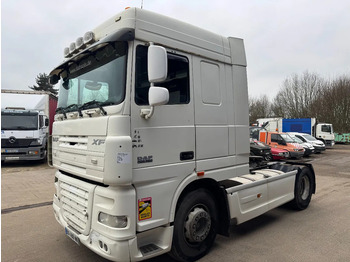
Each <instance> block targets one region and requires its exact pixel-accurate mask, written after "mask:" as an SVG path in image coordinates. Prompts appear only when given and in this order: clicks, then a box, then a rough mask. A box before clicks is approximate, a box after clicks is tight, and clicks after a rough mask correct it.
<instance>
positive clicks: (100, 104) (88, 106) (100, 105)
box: [79, 100, 109, 115]
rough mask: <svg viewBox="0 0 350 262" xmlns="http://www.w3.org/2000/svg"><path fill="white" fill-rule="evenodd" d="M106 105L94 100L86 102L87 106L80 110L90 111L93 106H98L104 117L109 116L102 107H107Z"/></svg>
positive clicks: (81, 107) (84, 105)
mask: <svg viewBox="0 0 350 262" xmlns="http://www.w3.org/2000/svg"><path fill="white" fill-rule="evenodd" d="M105 103H106V102H99V101H96V100H92V101H89V102H86V103H85V104H83V105H82V106H80V107H79V109H80V110H84V109H89V108H91V107H92V106H97V107H98V108H99V109H100V110H101V112H102V114H103V115H107V112H106V111H105V110H104V109H103V107H102V106H104V105H106V104H105ZM108 104H109V103H108Z"/></svg>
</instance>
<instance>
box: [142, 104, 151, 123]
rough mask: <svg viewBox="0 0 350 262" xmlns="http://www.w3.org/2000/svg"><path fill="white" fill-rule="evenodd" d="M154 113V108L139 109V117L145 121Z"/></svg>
mask: <svg viewBox="0 0 350 262" xmlns="http://www.w3.org/2000/svg"><path fill="white" fill-rule="evenodd" d="M153 113H154V106H151V108H149V109H141V113H140V116H141V117H142V118H144V119H146V120H148V119H150V118H151V117H152V116H153Z"/></svg>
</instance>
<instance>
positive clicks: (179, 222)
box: [50, 8, 316, 261]
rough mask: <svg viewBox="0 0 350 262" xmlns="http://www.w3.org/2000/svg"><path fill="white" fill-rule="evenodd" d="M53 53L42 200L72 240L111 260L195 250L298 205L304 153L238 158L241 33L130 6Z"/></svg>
mask: <svg viewBox="0 0 350 262" xmlns="http://www.w3.org/2000/svg"><path fill="white" fill-rule="evenodd" d="M64 54H65V57H66V60H65V61H64V62H63V63H62V64H60V65H59V66H57V67H56V68H55V69H53V70H52V72H51V73H50V81H51V83H52V84H53V83H57V82H58V81H60V91H59V99H58V109H57V113H56V116H55V122H54V126H53V138H52V140H53V145H52V147H53V148H52V157H53V165H54V167H55V168H56V169H57V171H56V174H55V190H56V192H55V194H54V199H53V209H54V214H55V217H56V219H57V221H58V222H59V223H60V224H61V225H62V227H63V228H64V229H65V230H64V232H65V233H66V234H67V235H68V236H69V237H70V238H71V239H72V240H74V241H75V242H76V243H78V244H83V245H85V246H86V247H88V248H89V249H91V250H93V251H94V252H96V253H97V254H99V255H101V256H102V257H105V258H107V259H109V260H112V261H140V260H145V259H149V258H151V257H155V256H158V255H161V254H164V253H170V255H171V256H172V257H173V258H175V259H176V260H178V261H194V260H197V259H199V258H200V257H202V256H204V255H205V254H206V253H207V252H208V251H209V250H210V247H211V246H212V245H213V242H214V240H215V237H216V235H217V234H222V235H226V236H228V233H229V227H230V224H231V223H235V224H240V223H243V222H245V221H247V220H250V219H252V218H254V217H257V216H259V215H261V214H263V213H265V212H267V211H268V210H270V209H273V208H275V207H277V206H280V205H282V204H285V203H290V204H291V205H292V206H293V207H295V208H296V209H298V210H303V209H305V208H307V207H308V205H309V202H310V200H311V196H312V194H313V193H315V188H316V181H315V174H314V171H313V168H312V166H311V165H310V164H296V163H294V164H292V163H272V164H271V165H268V166H265V167H264V169H255V170H249V131H248V90H247V78H246V56H245V51H244V45H243V40H242V39H239V38H233V37H228V38H226V37H222V36H219V35H217V34H214V33H211V32H208V31H206V30H203V29H200V28H197V27H195V26H192V25H189V24H186V23H183V22H180V21H177V20H174V19H172V18H169V17H166V16H163V15H159V14H156V13H153V12H150V11H147V10H143V9H138V8H129V9H126V10H125V11H123V12H121V13H119V14H117V15H115V16H113V17H112V18H111V19H109V20H107V21H106V22H104V23H103V24H101V25H100V26H98V27H97V28H96V29H94V30H92V31H91V32H88V33H86V34H85V35H84V37H80V38H78V39H77V41H76V42H74V43H72V44H71V45H70V46H69V48H66V49H65V52H64ZM62 231H63V230H62Z"/></svg>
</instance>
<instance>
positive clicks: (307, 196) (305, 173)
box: [291, 167, 315, 210]
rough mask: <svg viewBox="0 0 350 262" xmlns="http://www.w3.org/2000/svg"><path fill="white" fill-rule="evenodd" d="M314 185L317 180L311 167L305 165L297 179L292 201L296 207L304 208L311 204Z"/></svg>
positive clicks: (298, 208)
mask: <svg viewBox="0 0 350 262" xmlns="http://www.w3.org/2000/svg"><path fill="white" fill-rule="evenodd" d="M314 186H315V181H314V177H313V175H312V173H311V171H310V169H309V168H307V167H304V168H303V169H302V170H301V172H300V173H298V174H297V176H296V179H295V188H294V199H293V200H292V203H291V204H292V206H293V207H294V208H295V209H297V210H304V209H306V208H307V207H308V206H309V204H310V201H311V196H312V193H313V188H314Z"/></svg>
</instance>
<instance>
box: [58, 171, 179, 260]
mask: <svg viewBox="0 0 350 262" xmlns="http://www.w3.org/2000/svg"><path fill="white" fill-rule="evenodd" d="M56 178H57V181H56V183H55V187H56V194H55V195H54V198H53V209H54V214H55V218H56V220H57V221H58V223H59V224H61V225H62V227H64V228H65V231H66V234H67V230H68V232H69V233H68V235H69V234H73V237H72V236H70V237H71V238H72V239H75V240H77V241H76V242H79V243H81V244H83V245H85V246H86V247H88V248H89V249H91V250H92V251H94V252H95V253H97V254H98V255H100V256H102V257H104V258H106V259H109V260H112V261H140V260H144V259H149V258H151V257H154V256H157V255H160V254H163V253H166V252H168V251H169V250H170V248H171V242H172V234H173V226H164V227H157V228H154V229H151V230H148V231H146V232H142V233H138V234H136V219H137V216H136V209H137V206H136V192H135V190H134V188H133V187H132V186H129V187H121V188H118V187H104V186H98V185H94V184H90V183H88V182H84V181H80V180H78V179H75V178H71V177H69V176H66V175H64V174H62V173H60V172H59V171H57V172H56ZM61 184H62V185H61ZM67 185H68V186H67ZM61 187H64V188H65V189H64V190H63V191H64V192H63V191H62V190H61ZM67 190H68V191H70V190H71V192H72V193H74V192H75V193H77V194H79V191H80V190H84V191H86V192H85V193H83V194H82V195H88V199H87V204H86V208H85V209H86V210H84V211H85V212H86V214H87V216H86V217H87V219H86V220H87V221H86V223H85V224H84V225H82V226H81V228H80V227H79V226H77V225H76V224H75V222H76V221H75V218H76V217H78V216H79V214H76V216H75V214H73V215H72V217H71V215H67V213H69V212H70V210H68V211H67V208H66V207H65V205H67V203H69V202H70V201H69V202H67V200H66V199H64V198H67V196H68V195H67ZM73 201H74V200H73ZM73 212H74V211H73ZM100 212H104V213H106V214H111V215H116V216H119V215H125V216H127V218H128V223H127V226H126V228H112V227H109V226H106V225H104V224H102V223H101V222H99V221H98V215H99V213H100ZM71 218H72V219H71ZM79 230H80V232H79ZM150 246H152V248H153V249H152V250H151V251H149V250H150V248H149V247H150Z"/></svg>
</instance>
